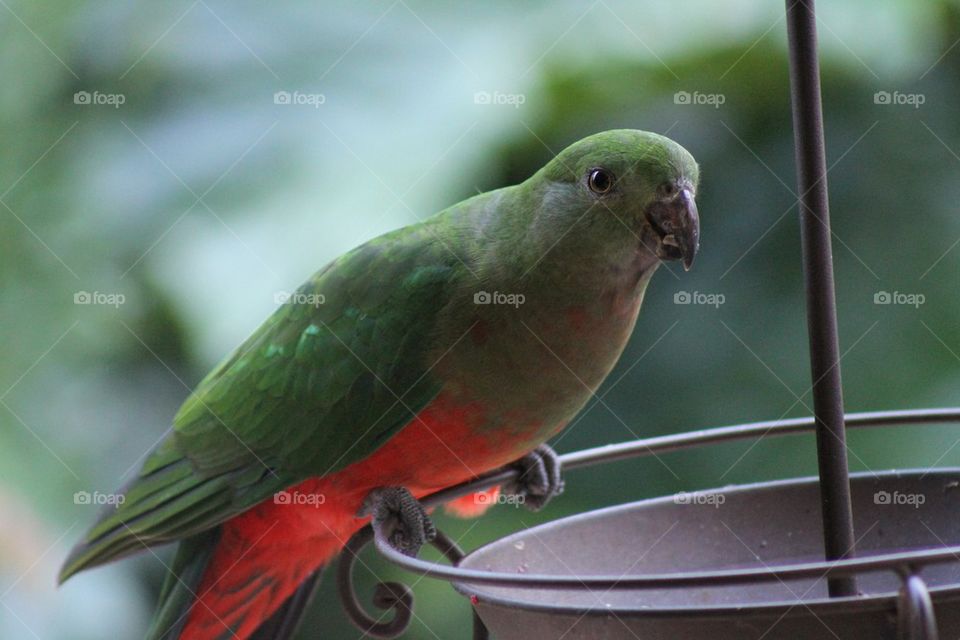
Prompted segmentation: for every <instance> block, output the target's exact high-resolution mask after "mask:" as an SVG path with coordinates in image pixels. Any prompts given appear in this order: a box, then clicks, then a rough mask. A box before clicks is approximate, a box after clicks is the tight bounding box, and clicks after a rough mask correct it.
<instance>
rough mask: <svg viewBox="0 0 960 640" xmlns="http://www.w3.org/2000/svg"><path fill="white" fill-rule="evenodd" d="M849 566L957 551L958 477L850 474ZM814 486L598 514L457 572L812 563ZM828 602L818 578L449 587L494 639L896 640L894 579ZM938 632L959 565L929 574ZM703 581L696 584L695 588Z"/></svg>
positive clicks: (470, 560)
mask: <svg viewBox="0 0 960 640" xmlns="http://www.w3.org/2000/svg"><path fill="white" fill-rule="evenodd" d="M851 480H852V483H851V484H852V496H853V507H854V517H855V527H856V532H857V536H858V540H857V552H858V557H860V558H863V557H865V556H878V555H885V554H904V553H905V552H912V551H917V550H920V549H943V548H944V547H946V546H956V545H960V517H958V516H960V469H952V468H951V469H938V470H933V471H898V472H885V473H880V474H874V473H861V474H854V476H853V477H852V479H851ZM822 536H823V533H822V528H821V518H820V494H819V485H818V482H817V479H816V478H803V479H795V480H787V481H779V482H766V483H758V484H751V485H746V486H737V487H726V488H723V489H716V490H710V491H702V492H696V493H692V494H678V495H676V496H670V497H666V498H656V499H652V500H644V501H640V502H635V503H630V504H624V505H620V506H616V507H611V508H607V509H600V510H597V511H592V512H589V513H585V514H580V515H576V516H572V517H568V518H564V519H561V520H557V521H554V522H550V523H547V524H544V525H541V526H538V527H534V528H531V529H527V530H525V531H522V532H519V533H516V534H513V535H511V536H508V537H506V538H502V539H500V540H497V541H496V542H493V543H491V544H488V545H486V546H484V547H481V548H480V549H478V550H476V551H474V552H472V553H470V554H468V555H467V556H466V557H465V558H464V559H463V560H462V561H461V562H460V563H459V567H460V568H462V569H474V570H480V571H496V572H507V573H513V574H544V575H566V576H570V575H573V576H577V577H578V578H585V577H588V576H598V575H607V576H609V575H611V574H612V575H623V576H638V575H639V576H644V575H664V574H679V573H685V574H691V573H698V572H715V571H717V570H735V569H748V570H758V571H760V572H763V571H768V570H770V569H771V568H775V567H780V566H784V565H799V564H804V563H817V562H822V558H823V538H822ZM909 565H910V563H909V562H904V563H899V564H897V565H895V564H894V563H890V564H889V565H883V566H882V567H880V568H879V569H875V570H872V571H871V572H869V573H864V574H862V575H860V577H859V578H858V584H859V586H860V590H861V592H862V595H861V596H859V597H853V598H832V599H831V598H828V597H827V585H826V579H825V578H824V577H822V576H821V577H819V578H802V579H796V578H788V579H778V580H774V581H770V580H765V581H760V580H758V581H755V582H751V583H748V584H738V585H726V586H721V585H713V584H702V585H699V584H698V585H696V586H680V587H677V586H672V587H671V588H656V589H652V588H644V589H634V588H630V589H619V588H618V589H610V590H607V589H599V588H592V589H588V588H576V589H536V588H529V587H502V586H499V587H498V586H486V585H476V584H466V583H455V584H454V586H455V587H456V589H457V590H458V591H460V592H461V593H463V594H465V595H467V596H469V597H470V600H471V602H472V603H473V605H474V607H475V609H476V612H477V613H478V614H479V616H480V617H481V619H482V620H483V622H484V623H485V624H486V626H487V627H488V628H489V629H490V631H491V632H493V635H494V637H496V638H498V639H499V640H513V639H518V640H536V639H538V638H544V639H550V640H556V639H557V638H564V639H565V640H574V639H578V638H630V639H636V638H642V639H643V640H661V639H662V640H677V639H683V640H701V639H702V640H748V639H749V640H761V639H763V640H777V639H781V638H782V639H789V640H797V639H802V640H819V639H821V638H822V639H824V640H847V639H848V638H849V639H851V640H854V639H855V640H863V639H867V638H869V639H871V640H873V639H885V638H891V639H893V638H895V637H897V614H898V597H897V594H898V591H899V590H900V589H901V586H902V585H903V583H904V580H903V577H902V575H898V573H897V572H896V570H898V569H899V570H902V569H903V568H904V567H906V566H909ZM922 577H923V582H925V583H926V585H927V587H928V588H929V592H930V596H931V599H932V601H933V605H934V611H935V614H936V620H937V625H938V626H939V630H940V634H941V637H944V638H956V637H958V636H960V564H958V563H956V562H949V563H944V564H938V565H931V566H927V567H925V568H924V569H923V573H922ZM705 582H706V581H705Z"/></svg>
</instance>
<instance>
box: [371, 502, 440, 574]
mask: <svg viewBox="0 0 960 640" xmlns="http://www.w3.org/2000/svg"><path fill="white" fill-rule="evenodd" d="M358 515H360V516H370V519H371V523H372V524H373V528H374V530H375V531H378V532H379V531H382V532H383V534H384V535H385V536H386V538H387V541H388V542H389V543H390V545H391V546H392V547H393V548H395V549H397V550H398V551H400V552H401V553H404V554H406V555H408V556H412V557H416V555H417V553H418V552H419V551H420V547H422V546H423V545H425V544H426V543H428V542H431V541H432V540H433V539H434V538H435V537H436V536H437V529H436V527H435V526H434V525H433V521H432V520H431V519H430V516H428V515H427V511H426V509H424V508H423V506H422V505H421V504H420V501H419V500H417V499H416V498H414V497H413V494H411V493H410V492H409V491H408V490H407V489H405V488H403V487H382V488H380V489H374V490H373V491H371V492H370V493H369V494H368V495H367V497H366V499H365V500H364V501H363V507H362V508H361V509H360V513H359V514H358Z"/></svg>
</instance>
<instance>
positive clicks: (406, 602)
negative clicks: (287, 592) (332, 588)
mask: <svg viewBox="0 0 960 640" xmlns="http://www.w3.org/2000/svg"><path fill="white" fill-rule="evenodd" d="M374 538H376V539H377V540H378V542H380V543H382V544H389V542H387V537H386V535H384V533H383V532H382V531H379V530H378V531H375V530H374V528H373V526H371V525H367V526H366V527H364V528H363V529H361V530H360V531H358V532H357V533H356V534H355V535H354V536H353V537H352V538H350V541H349V542H348V543H347V544H346V546H345V547H344V549H343V553H342V554H341V556H340V561H339V563H338V564H337V593H338V594H339V596H340V604H341V605H342V606H343V610H344V611H345V612H346V614H347V617H349V618H350V621H351V622H352V623H353V624H354V625H355V626H356V627H357V628H358V629H360V630H361V631H363V632H364V633H365V634H366V635H368V636H371V637H373V638H388V639H390V638H398V637H400V636H401V635H402V634H403V633H404V632H405V631H406V630H407V628H408V627H409V626H410V621H411V620H412V618H413V592H412V591H411V590H410V587H408V586H406V585H404V584H401V583H399V582H380V583H378V584H377V585H376V587H374V592H373V605H374V606H375V607H377V608H378V609H381V610H382V611H384V613H383V614H380V616H378V617H376V618H374V617H373V616H371V615H370V614H369V613H367V611H366V610H365V609H364V608H363V606H362V605H361V604H360V598H359V596H357V591H356V588H355V585H354V582H353V567H354V564H355V563H356V560H357V557H358V556H359V554H360V552H361V551H362V550H363V548H364V547H366V546H367V545H368V544H370V542H371V541H372V540H373V539H374ZM431 544H432V545H433V546H434V547H435V548H436V549H437V550H438V551H439V552H440V553H442V554H443V556H444V557H445V558H446V559H447V560H449V561H450V562H451V563H452V564H454V565H456V564H457V563H458V562H460V560H461V559H463V557H464V553H463V550H462V549H460V547H459V546H457V543H456V542H454V541H453V540H452V539H451V538H450V537H449V536H447V535H446V534H445V533H443V532H442V531H437V535H436V537H435V538H434V539H433V541H432V542H431ZM391 609H392V610H393V617H392V618H390V619H389V620H384V619H383V618H384V616H385V615H386V612H388V611H390V610H391ZM489 637H490V636H489V632H488V631H487V628H486V627H485V626H484V624H483V622H481V621H480V617H479V616H478V615H477V613H476V611H474V612H473V639H474V640H488V638H489Z"/></svg>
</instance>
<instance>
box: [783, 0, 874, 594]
mask: <svg viewBox="0 0 960 640" xmlns="http://www.w3.org/2000/svg"><path fill="white" fill-rule="evenodd" d="M786 4H787V36H788V39H789V43H790V86H791V96H792V103H793V130H794V141H795V145H796V155H797V188H798V189H799V192H800V231H801V241H802V245H803V273H804V284H805V287H806V292H807V329H808V332H809V335H810V373H811V376H812V378H813V411H814V415H815V417H816V421H817V423H816V433H817V461H818V464H819V466H820V499H821V507H822V510H823V536H824V547H825V551H826V557H827V559H828V560H834V559H837V558H850V557H853V556H854V537H853V512H852V509H851V506H850V480H849V472H848V469H847V454H846V437H845V435H844V423H843V392H842V389H841V386H840V348H839V341H838V338H837V309H836V298H835V293H834V288H833V256H832V254H831V250H830V212H829V207H828V203H827V168H826V158H825V152H824V143H823V113H822V111H821V99H820V67H819V62H818V59H817V24H816V17H815V14H814V11H815V10H814V0H786ZM829 590H830V595H831V596H850V595H856V593H857V585H856V581H855V579H854V578H853V577H852V576H851V577H835V578H832V579H831V580H830V581H829Z"/></svg>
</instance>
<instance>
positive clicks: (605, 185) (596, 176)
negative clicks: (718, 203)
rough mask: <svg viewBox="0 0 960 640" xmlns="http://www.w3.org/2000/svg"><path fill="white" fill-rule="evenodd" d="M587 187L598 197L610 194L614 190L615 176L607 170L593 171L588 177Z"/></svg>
mask: <svg viewBox="0 0 960 640" xmlns="http://www.w3.org/2000/svg"><path fill="white" fill-rule="evenodd" d="M587 186H589V187H590V191H593V192H594V193H596V194H597V195H601V196H602V195H603V194H605V193H609V192H610V190H611V189H613V174H612V173H610V172H609V171H607V170H606V169H599V168H598V169H591V170H590V175H589V176H587Z"/></svg>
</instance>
